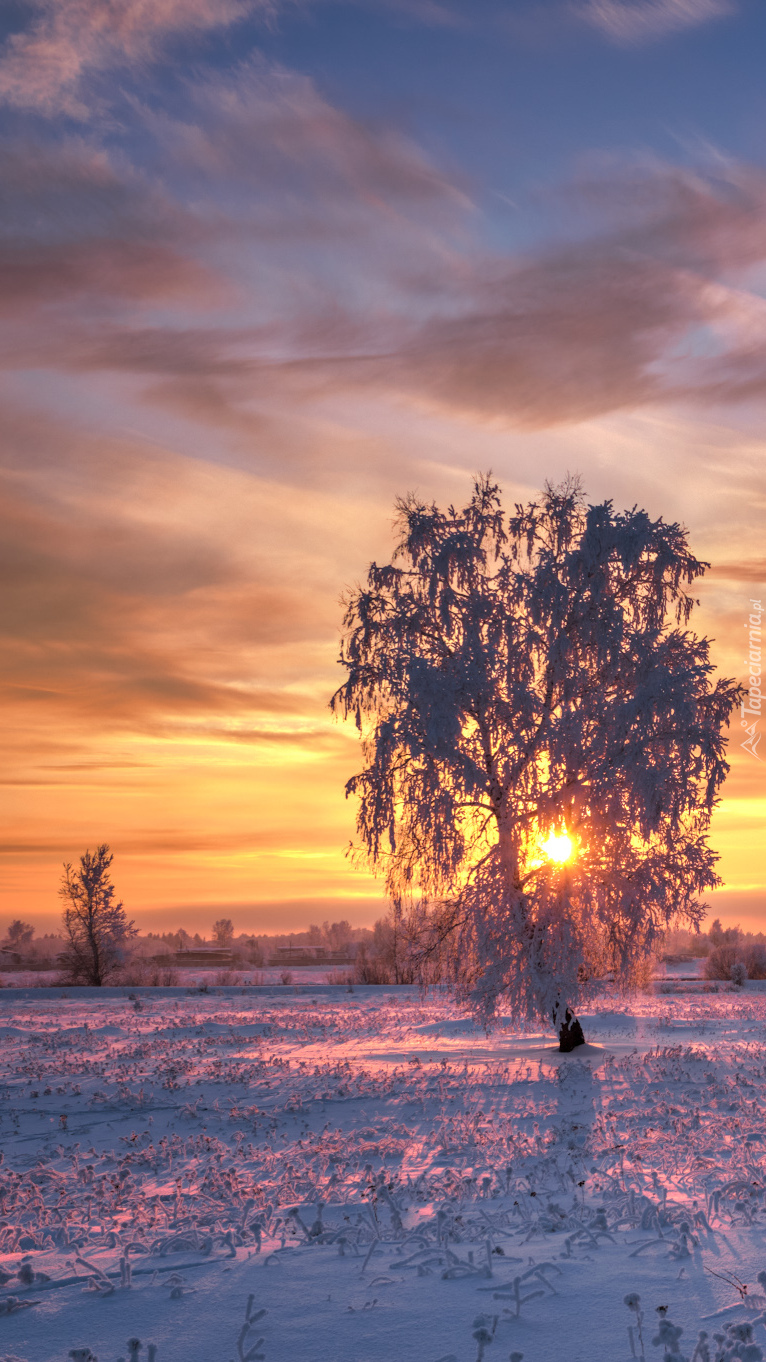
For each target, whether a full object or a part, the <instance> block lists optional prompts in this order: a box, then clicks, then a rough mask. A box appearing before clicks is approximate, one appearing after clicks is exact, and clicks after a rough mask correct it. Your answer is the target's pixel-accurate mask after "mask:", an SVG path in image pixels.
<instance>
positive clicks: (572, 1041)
mask: <svg viewBox="0 0 766 1362" xmlns="http://www.w3.org/2000/svg"><path fill="white" fill-rule="evenodd" d="M584 1044H585V1036H584V1035H583V1029H582V1027H581V1025H580V1023H579V1021H578V1020H577V1018H576V1017H575V1016H574V1015H573V1014H572V1013H571V1012H570V1010H569V1008H567V1010H566V1012H565V1013H564V1020H563V1021H562V1022H561V1024H560V1025H559V1050H560V1051H561V1053H562V1054H565V1055H568V1054H571V1052H572V1050H575V1049H576V1048H577V1046H578V1045H584Z"/></svg>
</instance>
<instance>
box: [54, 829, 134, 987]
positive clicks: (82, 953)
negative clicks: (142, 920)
mask: <svg viewBox="0 0 766 1362" xmlns="http://www.w3.org/2000/svg"><path fill="white" fill-rule="evenodd" d="M113 859H114V858H113V856H112V853H111V852H110V850H109V847H108V846H107V845H106V844H105V843H104V844H103V845H102V846H99V847H96V850H95V852H93V853H92V854H91V852H90V851H86V852H85V854H84V855H83V856H81V857H80V864H79V866H78V867H77V868H76V869H75V867H74V866H72V865H71V864H69V863H67V864H66V865H65V866H64V874H63V876H62V881H61V888H60V889H59V897H60V898H61V899H62V901H63V904H64V933H65V937H66V943H67V944H66V948H65V950H64V953H63V956H62V964H63V967H64V971H65V973H66V975H67V977H68V978H69V979H70V980H71V981H72V982H73V983H82V984H94V985H101V984H104V983H106V981H107V979H108V978H109V976H110V975H112V974H113V973H114V971H115V970H116V969H118V968H119V967H120V965H121V964H122V963H123V960H124V952H125V946H126V944H127V942H128V940H129V938H130V937H131V936H135V934H136V929H135V927H134V925H133V923H132V922H129V921H128V919H127V917H126V915H125V909H124V907H123V905H122V903H121V902H119V901H115V889H114V885H113V884H112V881H111V878H110V875H109V870H110V867H111V864H112V861H113Z"/></svg>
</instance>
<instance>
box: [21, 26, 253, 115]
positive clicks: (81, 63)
mask: <svg viewBox="0 0 766 1362" xmlns="http://www.w3.org/2000/svg"><path fill="white" fill-rule="evenodd" d="M271 8H272V4H271V0H39V3H31V0H28V9H29V10H30V11H31V13H32V15H34V16H35V17H33V19H32V22H31V24H30V25H29V27H28V28H26V29H24V30H22V31H21V32H18V33H14V34H12V35H11V36H10V37H9V38H8V39H7V40H6V43H5V45H4V47H3V49H2V51H0V102H2V103H6V104H9V105H11V106H13V107H15V108H18V109H31V110H35V111H37V112H40V113H44V114H55V113H58V112H62V113H66V114H69V115H70V116H72V117H75V118H83V119H87V118H89V117H90V114H91V109H90V107H89V105H88V103H87V102H86V101H85V100H84V99H83V95H82V82H83V79H84V78H85V77H86V76H87V75H88V74H90V73H92V72H97V71H105V70H108V69H109V68H111V67H114V66H124V65H128V64H130V63H132V62H135V61H139V60H144V59H146V58H150V57H152V56H154V55H155V54H156V53H157V51H158V49H159V47H160V45H161V44H162V42H163V40H165V39H166V38H168V37H169V36H170V35H172V34H178V33H190V32H195V31H198V32H199V31H205V30H208V29H213V28H220V27H226V26H228V25H229V24H232V23H234V22H236V20H238V19H241V18H243V17H244V16H245V15H246V14H248V13H251V12H253V11H254V10H262V11H266V12H268V11H270V10H271Z"/></svg>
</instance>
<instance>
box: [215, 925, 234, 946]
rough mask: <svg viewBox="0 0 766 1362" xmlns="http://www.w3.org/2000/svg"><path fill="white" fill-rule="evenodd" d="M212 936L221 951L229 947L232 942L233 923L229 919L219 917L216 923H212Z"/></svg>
mask: <svg viewBox="0 0 766 1362" xmlns="http://www.w3.org/2000/svg"><path fill="white" fill-rule="evenodd" d="M213 936H214V937H215V940H216V941H217V942H218V945H219V946H220V947H221V949H222V950H223V949H225V947H226V946H230V945H231V943H232V941H233V940H234V923H233V922H232V920H231V918H228V917H219V919H218V921H217V922H214V923H213Z"/></svg>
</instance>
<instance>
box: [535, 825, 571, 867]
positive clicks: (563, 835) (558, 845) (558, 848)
mask: <svg viewBox="0 0 766 1362" xmlns="http://www.w3.org/2000/svg"><path fill="white" fill-rule="evenodd" d="M542 848H543V851H544V852H545V854H546V856H547V857H548V860H549V861H555V863H556V865H564V863H565V862H566V861H570V860H571V859H572V854H573V851H574V846H573V843H572V839H571V837H570V836H569V834H568V833H567V830H566V828H564V829H562V830H561V831H560V832H554V831H553V829H551V832H550V833H549V834H548V839H547V841H545V842H543V843H542Z"/></svg>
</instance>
